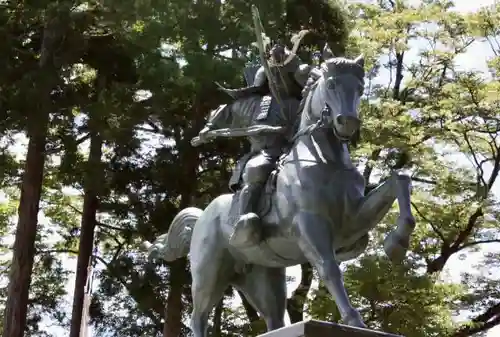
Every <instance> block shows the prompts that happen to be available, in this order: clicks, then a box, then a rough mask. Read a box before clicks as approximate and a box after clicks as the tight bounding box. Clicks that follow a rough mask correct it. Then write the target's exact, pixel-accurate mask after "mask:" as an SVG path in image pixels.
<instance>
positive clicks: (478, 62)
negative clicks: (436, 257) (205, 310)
mask: <svg viewBox="0 0 500 337" xmlns="http://www.w3.org/2000/svg"><path fill="white" fill-rule="evenodd" d="M361 1H363V2H365V1H366V2H370V0H361ZM411 2H414V3H419V2H420V1H419V0H411ZM494 3H495V1H494V0H474V1H472V0H456V1H455V4H456V10H457V11H461V12H466V11H475V10H477V9H478V8H480V7H482V6H487V5H492V4H494ZM418 48H419V45H418V43H417V44H415V45H414V46H413V49H412V50H410V51H409V53H408V55H407V56H406V58H407V60H408V59H411V58H412V57H413V58H415V56H416V54H417V50H418ZM470 49H471V50H470V51H469V52H467V53H466V54H465V55H462V56H460V57H459V58H458V59H457V63H458V64H459V66H460V67H462V68H463V69H471V70H472V69H473V70H477V71H481V72H485V71H487V67H486V59H487V58H488V57H490V56H492V53H491V50H490V49H489V46H488V45H487V44H486V43H475V44H473V46H471V48H470ZM478 55H480V56H478ZM380 76H381V78H380V80H381V81H384V74H383V73H382V74H381V75H380ZM385 76H387V75H385ZM25 144H26V139H25V138H24V137H22V136H20V138H19V142H18V144H17V146H16V148H17V150H16V152H17V154H18V155H19V156H24V155H25ZM457 158H458V160H459V161H462V162H464V163H466V162H467V161H466V159H465V158H464V157H463V156H460V155H458V157H457ZM494 193H495V194H496V195H497V197H498V198H500V184H499V183H497V184H496V186H495V187H494ZM0 199H1V196H0ZM0 202H1V200H0ZM47 221H48V220H47V219H46V218H45V217H43V215H42V216H41V217H40V222H45V223H46V222H47ZM487 249H488V250H486V249H485V250H483V251H480V252H477V253H468V254H467V257H466V259H465V260H460V259H459V257H458V255H454V256H452V258H451V259H450V260H449V262H448V263H447V266H446V270H445V274H446V275H447V276H448V279H449V280H452V281H455V282H460V274H461V273H462V272H463V271H466V270H471V269H473V266H474V264H476V263H477V262H479V261H480V260H481V258H482V257H483V255H484V254H485V253H486V252H487V251H499V252H500V244H499V245H497V246H493V245H488V247H487ZM65 265H66V267H67V268H69V269H70V270H73V271H74V270H75V269H76V263H75V260H74V259H69V258H68V259H67V260H66V261H65ZM287 274H288V275H289V276H292V277H293V278H294V279H295V281H294V282H292V283H291V284H290V285H289V287H288V294H289V296H290V295H291V293H292V291H293V290H294V289H295V288H296V286H297V285H298V283H299V282H300V267H299V266H296V267H291V268H288V269H287ZM498 277H499V278H500V275H498ZM315 286H317V283H316V284H313V287H315ZM73 287H74V276H73V277H71V278H70V280H69V281H68V283H67V287H66V289H67V291H68V296H67V300H66V303H67V304H68V305H70V303H71V301H72V293H73ZM238 302H240V301H238V300H237V301H235V302H234V304H235V305H236V304H238ZM468 314H470V313H464V314H463V315H462V317H459V318H458V319H465V318H466V317H467V315H468ZM286 320H287V324H288V323H289V319H288V315H287V317H286ZM47 323H48V322H47ZM47 330H48V331H50V332H51V333H52V334H53V336H54V337H65V336H66V335H67V332H65V331H64V330H63V329H61V328H59V327H57V326H50V324H49V323H48V324H47ZM90 333H91V331H90ZM496 336H500V326H499V327H496V328H494V329H491V330H490V331H489V333H488V335H487V337H496ZM89 337H97V336H92V335H91V334H90V336H89Z"/></svg>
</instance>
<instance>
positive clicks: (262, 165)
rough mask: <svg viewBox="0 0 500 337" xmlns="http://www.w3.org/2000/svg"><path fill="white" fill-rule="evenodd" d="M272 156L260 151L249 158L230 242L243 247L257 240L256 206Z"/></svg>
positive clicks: (272, 166)
mask: <svg viewBox="0 0 500 337" xmlns="http://www.w3.org/2000/svg"><path fill="white" fill-rule="evenodd" d="M274 162H275V160H274V158H272V157H271V156H269V155H268V154H267V153H265V152H261V153H259V154H258V155H256V156H255V157H254V158H252V159H250V160H249V161H248V162H247V164H246V166H245V169H244V172H243V188H242V190H241V191H240V200H239V206H240V207H239V219H238V220H237V222H236V224H235V228H234V233H233V235H232V236H231V239H230V240H231V243H232V244H233V245H235V246H239V247H243V246H247V245H253V244H255V243H257V242H258V241H259V238H260V233H259V231H258V226H259V224H260V217H259V215H258V207H259V201H260V197H261V196H262V192H263V189H264V187H265V185H266V181H267V178H268V176H269V174H270V173H271V171H272V170H273V168H274Z"/></svg>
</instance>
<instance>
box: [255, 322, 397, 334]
mask: <svg viewBox="0 0 500 337" xmlns="http://www.w3.org/2000/svg"><path fill="white" fill-rule="evenodd" d="M259 337H403V336H399V335H394V334H390V333H385V332H380V331H374V330H369V329H361V328H354V327H351V326H347V325H342V324H336V323H328V322H322V321H316V320H308V321H303V322H299V323H295V324H292V325H290V326H286V327H284V328H281V329H278V330H274V331H271V332H267V333H265V334H263V335H259Z"/></svg>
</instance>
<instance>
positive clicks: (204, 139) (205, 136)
mask: <svg viewBox="0 0 500 337" xmlns="http://www.w3.org/2000/svg"><path fill="white" fill-rule="evenodd" d="M209 131H210V128H209V127H207V126H205V127H204V128H203V129H201V131H200V132H199V133H198V137H200V141H201V142H203V143H205V142H207V141H208V140H209V135H208V132H209Z"/></svg>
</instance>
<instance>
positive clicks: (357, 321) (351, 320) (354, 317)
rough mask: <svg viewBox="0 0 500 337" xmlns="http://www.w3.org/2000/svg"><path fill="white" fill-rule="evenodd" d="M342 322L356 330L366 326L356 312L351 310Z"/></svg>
mask: <svg viewBox="0 0 500 337" xmlns="http://www.w3.org/2000/svg"><path fill="white" fill-rule="evenodd" d="M342 321H343V322H344V324H345V325H349V326H353V327H356V328H366V324H365V323H364V322H363V319H362V318H361V315H360V314H359V312H358V311H357V310H353V311H352V312H351V313H350V314H349V315H347V316H346V317H344V318H342Z"/></svg>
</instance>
